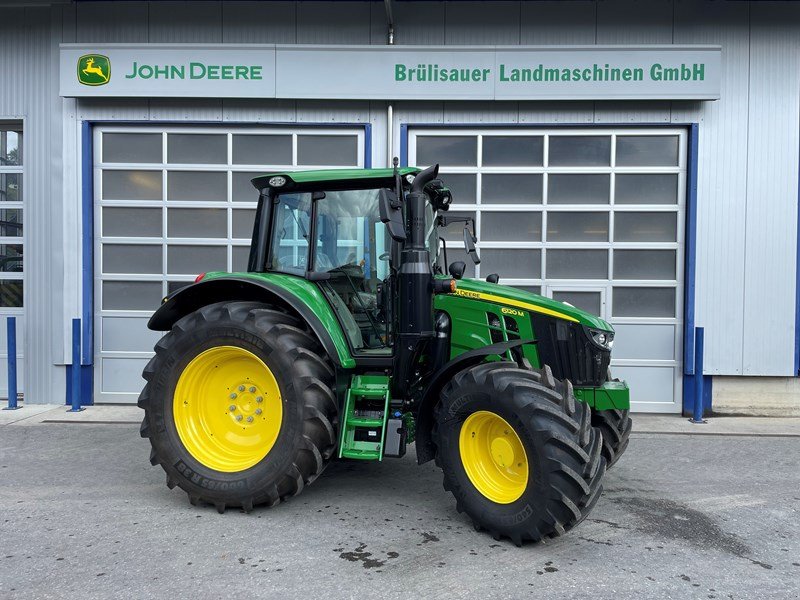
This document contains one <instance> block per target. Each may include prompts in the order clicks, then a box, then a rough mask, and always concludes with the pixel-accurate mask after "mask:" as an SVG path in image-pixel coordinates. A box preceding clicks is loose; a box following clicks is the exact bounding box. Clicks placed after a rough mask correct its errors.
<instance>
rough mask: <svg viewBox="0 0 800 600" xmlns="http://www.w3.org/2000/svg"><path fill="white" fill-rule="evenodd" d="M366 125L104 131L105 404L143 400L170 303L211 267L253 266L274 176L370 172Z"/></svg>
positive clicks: (99, 338) (98, 342)
mask: <svg viewBox="0 0 800 600" xmlns="http://www.w3.org/2000/svg"><path fill="white" fill-rule="evenodd" d="M364 147H365V138H364V129H363V128H352V129H350V128H331V129H321V128H257V129H253V128H248V129H242V128H235V129H233V128H229V129H222V128H213V127H204V128H198V127H192V128H187V127H152V126H147V127H111V126H107V127H97V128H96V129H95V131H94V161H95V163H94V194H95V227H94V231H95V310H96V313H95V314H96V317H95V332H96V333H95V365H96V368H95V401H96V402H135V401H136V398H137V396H138V394H139V391H140V390H141V388H142V386H143V383H144V382H143V380H142V379H141V373H142V369H143V367H144V366H145V364H146V363H147V361H148V360H149V358H150V356H152V349H153V344H154V343H155V342H156V341H157V339H158V338H159V336H160V334H159V333H157V332H153V331H150V330H148V329H147V327H146V323H147V319H148V318H149V317H150V315H151V314H152V312H153V310H155V308H157V307H158V305H159V304H160V302H161V298H162V297H163V296H165V295H166V294H167V293H169V292H172V291H174V290H176V289H178V288H180V287H182V286H185V285H187V284H188V283H191V282H192V281H193V280H194V278H195V277H196V276H197V274H199V273H202V272H205V271H216V270H222V271H225V270H227V271H241V270H245V269H246V267H247V257H248V253H249V245H250V238H251V236H252V232H253V220H254V217H255V209H256V201H257V199H258V193H257V192H256V190H255V189H254V188H253V186H252V185H251V184H250V179H251V178H253V177H254V176H256V175H259V174H262V173H264V172H266V171H271V170H292V169H298V168H338V167H363V166H364V155H365V152H364Z"/></svg>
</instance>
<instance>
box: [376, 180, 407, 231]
mask: <svg viewBox="0 0 800 600" xmlns="http://www.w3.org/2000/svg"><path fill="white" fill-rule="evenodd" d="M378 200H379V205H378V207H379V209H380V213H381V223H385V224H386V229H387V230H388V231H389V235H390V236H391V238H392V239H393V240H394V241H395V242H404V241H405V239H406V229H405V226H404V224H403V212H402V211H401V210H400V208H401V207H402V206H403V204H402V203H401V202H400V200H398V198H397V194H395V193H394V191H392V190H390V189H386V188H384V189H382V190H381V191H380V192H379V194H378Z"/></svg>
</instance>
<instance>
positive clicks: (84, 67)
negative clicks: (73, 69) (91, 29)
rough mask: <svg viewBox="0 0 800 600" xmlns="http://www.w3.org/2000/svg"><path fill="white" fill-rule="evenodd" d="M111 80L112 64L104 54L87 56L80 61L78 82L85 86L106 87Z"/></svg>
mask: <svg viewBox="0 0 800 600" xmlns="http://www.w3.org/2000/svg"><path fill="white" fill-rule="evenodd" d="M110 79H111V62H110V61H109V60H108V57H107V56H103V55H102V54H85V55H83V56H81V57H80V58H79V59H78V81H80V82H81V83H82V84H83V85H105V84H107V83H108V82H109V80H110Z"/></svg>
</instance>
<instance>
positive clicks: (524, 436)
mask: <svg viewBox="0 0 800 600" xmlns="http://www.w3.org/2000/svg"><path fill="white" fill-rule="evenodd" d="M433 440H434V443H435V444H436V449H437V453H436V462H437V464H438V465H439V466H440V467H441V468H442V471H443V473H444V487H445V489H446V490H449V491H450V492H452V493H453V495H454V496H455V498H456V508H457V510H458V511H459V512H465V513H466V514H467V515H468V516H469V517H471V518H472V520H473V522H474V523H475V525H476V527H477V528H483V529H487V530H488V531H489V533H491V535H492V536H493V537H494V538H495V539H500V538H501V537H508V538H510V539H511V540H512V541H513V542H514V543H515V544H517V545H521V544H522V542H523V541H526V540H530V541H534V542H538V541H540V540H542V539H544V538H549V537H556V536H559V535H562V534H564V533H565V532H566V531H568V530H569V529H571V528H572V527H574V526H575V525H577V524H578V523H580V522H581V521H582V520H583V519H585V518H586V516H587V515H588V514H589V512H590V511H591V509H592V507H593V506H594V504H595V503H596V502H597V499H598V497H599V496H600V493H601V492H602V489H603V487H602V479H603V474H604V473H605V459H604V458H603V457H602V455H601V446H602V437H601V435H600V433H599V432H598V431H597V430H596V429H594V428H593V427H592V426H591V416H590V409H589V407H587V406H586V405H584V404H583V403H581V402H578V401H576V400H575V397H574V396H573V394H572V386H571V385H570V384H569V382H563V383H562V382H559V381H556V380H555V379H554V378H553V375H552V372H551V371H550V369H549V367H545V368H543V369H540V370H536V371H531V370H525V369H520V368H518V367H517V366H516V365H514V364H513V363H508V362H492V363H483V364H481V365H478V366H476V367H472V368H470V369H466V370H464V371H462V372H460V373H459V374H458V375H456V377H455V378H454V379H453V380H452V381H451V382H450V383H449V384H448V385H447V386H445V388H444V389H443V391H442V394H441V402H440V403H439V405H438V406H437V408H436V423H435V427H434V432H433Z"/></svg>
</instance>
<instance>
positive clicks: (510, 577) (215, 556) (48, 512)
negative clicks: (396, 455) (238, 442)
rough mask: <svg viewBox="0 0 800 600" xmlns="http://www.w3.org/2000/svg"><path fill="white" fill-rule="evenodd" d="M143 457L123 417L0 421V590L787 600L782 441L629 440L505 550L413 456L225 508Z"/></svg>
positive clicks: (790, 450) (793, 453) (796, 498)
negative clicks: (599, 487) (565, 503)
mask: <svg viewBox="0 0 800 600" xmlns="http://www.w3.org/2000/svg"><path fill="white" fill-rule="evenodd" d="M148 453H149V445H148V443H147V441H146V440H142V439H140V438H139V436H138V428H137V427H136V426H133V425H131V424H125V423H118V424H85V423H84V424H53V423H42V424H36V425H31V426H28V427H18V426H4V427H1V428H0V598H3V599H11V598H81V599H89V598H137V599H139V598H163V597H170V598H187V597H192V598H230V597H236V598H258V597H263V598H281V599H284V598H359V599H371V598H383V597H385V598H404V599H405V598H462V597H463V598H524V597H532V598H614V599H625V598H759V599H763V598H797V597H799V596H800V522H798V516H799V511H800V466H798V465H800V438H798V437H789V436H787V437H758V436H738V435H737V436H693V435H669V434H667V435H664V434H647V433H634V434H633V436H632V440H631V444H630V447H629V448H628V451H627V452H626V454H625V455H624V457H623V458H622V459H621V460H620V462H619V463H618V464H617V465H616V466H615V467H614V468H612V469H611V470H610V471H609V473H608V474H607V476H606V480H605V492H604V494H603V496H602V497H601V499H600V501H599V502H598V504H597V506H596V507H595V509H594V511H593V512H592V513H591V515H590V516H589V518H588V519H587V520H586V521H584V522H583V523H582V524H580V525H579V526H578V527H577V528H576V529H574V530H572V531H571V532H569V533H568V534H567V535H565V536H563V537H561V538H559V539H557V540H553V541H550V542H548V543H546V544H538V545H526V546H524V547H523V548H517V547H515V546H513V545H512V544H511V543H510V542H508V541H501V542H497V541H495V540H493V539H492V538H491V537H489V536H488V535H486V534H485V533H480V532H476V531H475V530H474V529H473V527H472V524H471V523H470V522H469V520H468V519H467V518H466V517H465V516H463V515H460V514H458V513H457V512H456V510H455V502H454V501H453V499H452V497H451V496H450V495H449V494H448V493H446V492H445V491H444V490H443V489H442V483H441V475H440V473H439V470H438V469H437V468H436V467H435V466H434V465H433V464H431V463H429V464H426V465H423V466H421V467H419V466H417V465H416V461H415V458H414V456H413V448H412V451H411V452H410V453H409V455H407V456H406V457H405V458H404V459H399V460H398V459H387V460H385V461H384V462H382V463H360V462H354V461H353V462H335V463H333V464H332V465H331V466H330V467H329V468H328V470H327V471H326V472H325V474H324V475H323V476H322V477H321V478H320V479H319V480H317V481H316V482H315V483H314V484H313V485H311V486H310V487H308V488H306V490H305V491H304V492H303V493H302V494H301V495H300V496H298V497H297V498H295V499H293V500H291V501H289V502H287V503H284V504H281V505H280V506H278V507H276V508H273V509H265V508H257V509H256V510H255V511H254V512H253V513H251V514H244V513H242V512H241V511H239V510H229V511H228V512H227V513H226V514H224V515H220V514H217V512H216V510H215V509H214V508H213V507H210V506H202V507H194V506H191V505H190V504H189V502H188V500H187V498H186V495H185V494H184V493H183V492H181V491H180V490H179V489H177V488H176V489H174V490H172V491H170V490H168V489H167V487H166V486H165V485H164V474H163V472H162V471H161V469H160V468H159V467H151V466H150V465H149V462H148V460H147V458H148Z"/></svg>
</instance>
